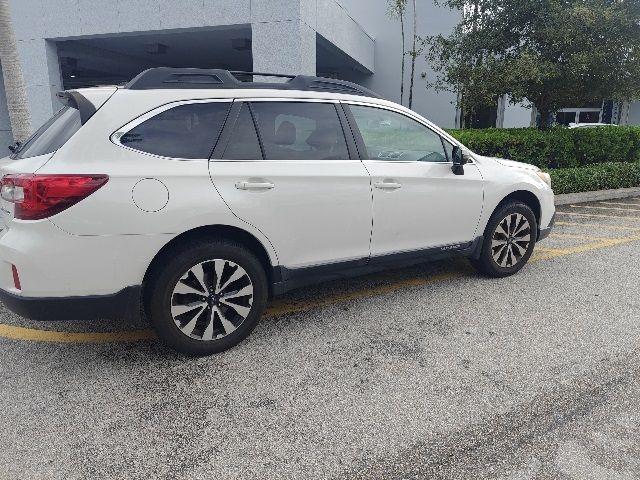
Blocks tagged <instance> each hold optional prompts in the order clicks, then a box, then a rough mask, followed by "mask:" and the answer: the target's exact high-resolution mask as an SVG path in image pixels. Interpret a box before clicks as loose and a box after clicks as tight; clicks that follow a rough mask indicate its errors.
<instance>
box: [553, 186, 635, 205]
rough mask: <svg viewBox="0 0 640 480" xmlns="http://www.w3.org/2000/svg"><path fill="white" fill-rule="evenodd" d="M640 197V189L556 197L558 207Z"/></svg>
mask: <svg viewBox="0 0 640 480" xmlns="http://www.w3.org/2000/svg"><path fill="white" fill-rule="evenodd" d="M628 197H640V187H633V188H616V189H614V190H597V191H595V192H580V193H565V194H562V195H556V205H568V204H570V203H584V202H594V201H597V200H615V199H617V198H628Z"/></svg>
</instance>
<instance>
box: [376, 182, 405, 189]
mask: <svg viewBox="0 0 640 480" xmlns="http://www.w3.org/2000/svg"><path fill="white" fill-rule="evenodd" d="M373 186H374V187H376V188H379V189H380V190H397V189H399V188H400V187H402V184H401V183H397V182H391V181H388V180H385V181H384V182H376V183H374V184H373Z"/></svg>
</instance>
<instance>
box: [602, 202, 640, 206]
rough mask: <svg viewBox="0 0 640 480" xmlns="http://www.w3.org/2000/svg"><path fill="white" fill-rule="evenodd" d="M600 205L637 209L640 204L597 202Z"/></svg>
mask: <svg viewBox="0 0 640 480" xmlns="http://www.w3.org/2000/svg"><path fill="white" fill-rule="evenodd" d="M598 203H601V204H603V205H626V206H627V207H637V206H640V203H635V202H631V203H623V202H598Z"/></svg>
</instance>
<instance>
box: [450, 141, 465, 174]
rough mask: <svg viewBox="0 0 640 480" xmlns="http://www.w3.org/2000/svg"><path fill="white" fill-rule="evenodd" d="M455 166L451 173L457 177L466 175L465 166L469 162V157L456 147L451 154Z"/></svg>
mask: <svg viewBox="0 0 640 480" xmlns="http://www.w3.org/2000/svg"><path fill="white" fill-rule="evenodd" d="M451 157H452V161H453V165H452V166H451V171H452V172H453V173H455V174H456V175H464V165H465V164H466V163H467V162H468V161H469V156H468V155H467V154H466V153H463V152H462V149H461V148H460V147H459V146H458V145H455V146H454V147H453V151H452V153H451Z"/></svg>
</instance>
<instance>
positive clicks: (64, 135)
mask: <svg viewBox="0 0 640 480" xmlns="http://www.w3.org/2000/svg"><path fill="white" fill-rule="evenodd" d="M80 127H82V120H81V118H80V112H79V111H78V110H77V109H75V108H72V107H64V108H62V109H61V110H59V111H58V112H57V113H56V114H55V115H54V116H53V117H51V118H50V119H49V120H48V121H47V122H46V123H45V124H44V125H42V126H41V127H40V128H39V129H38V130H37V131H36V132H35V133H34V134H33V135H31V137H29V139H28V140H27V141H26V142H25V143H24V145H22V147H21V148H20V150H18V151H17V152H16V154H15V155H14V156H13V158H27V157H37V156H39V155H46V154H48V153H53V152H55V151H56V150H58V149H59V148H60V147H62V146H63V145H64V144H65V143H67V140H69V139H70V138H71V137H72V136H73V135H74V134H75V133H76V132H77V131H78V130H80Z"/></svg>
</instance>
